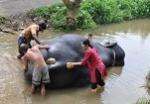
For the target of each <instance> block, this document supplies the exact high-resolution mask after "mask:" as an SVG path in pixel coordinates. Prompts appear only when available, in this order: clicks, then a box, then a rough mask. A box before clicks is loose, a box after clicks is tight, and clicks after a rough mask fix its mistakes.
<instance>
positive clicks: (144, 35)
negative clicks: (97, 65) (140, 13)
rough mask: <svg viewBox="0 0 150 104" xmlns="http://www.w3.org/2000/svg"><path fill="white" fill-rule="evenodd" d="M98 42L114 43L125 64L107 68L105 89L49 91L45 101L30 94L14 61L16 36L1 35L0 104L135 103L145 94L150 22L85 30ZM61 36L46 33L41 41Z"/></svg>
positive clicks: (135, 22)
mask: <svg viewBox="0 0 150 104" xmlns="http://www.w3.org/2000/svg"><path fill="white" fill-rule="evenodd" d="M89 32H93V33H95V34H96V35H97V36H95V38H97V39H99V40H100V41H101V42H105V41H107V40H111V41H117V42H118V44H120V45H121V47H122V48H123V49H124V50H125V53H126V56H125V65H124V66H123V67H111V68H109V69H108V76H107V78H106V80H105V81H106V86H105V88H104V90H101V89H99V91H98V92H97V93H95V94H92V93H91V92H90V87H88V86H87V87H85V88H73V89H64V90H49V91H48V92H47V96H46V97H45V98H43V97H41V96H40V93H36V94H35V95H31V94H30V85H28V84H27V83H26V81H25V80H24V76H23V64H22V63H21V62H20V61H18V60H17V58H16V56H17V45H16V40H17V35H11V34H0V83H1V84H0V104H135V103H136V101H137V100H138V99H139V98H140V97H142V96H145V95H147V91H146V89H145V88H144V87H142V86H144V85H145V76H146V73H147V72H148V71H149V70H150V20H149V19H144V20H136V21H130V22H125V23H120V24H112V25H104V26H99V27H98V28H96V29H92V30H88V31H84V32H81V31H76V32H74V33H78V34H82V35H84V34H87V33H89ZM59 34H64V33H60V32H56V31H48V30H47V31H45V32H44V33H42V36H40V40H42V41H43V42H46V41H47V40H48V39H50V38H52V37H56V36H59Z"/></svg>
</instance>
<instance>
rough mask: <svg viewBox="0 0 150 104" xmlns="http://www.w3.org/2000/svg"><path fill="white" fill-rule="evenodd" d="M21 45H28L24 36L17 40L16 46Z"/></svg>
mask: <svg viewBox="0 0 150 104" xmlns="http://www.w3.org/2000/svg"><path fill="white" fill-rule="evenodd" d="M21 44H28V42H27V39H26V38H25V37H24V36H19V38H18V46H19V47H20V45H21Z"/></svg>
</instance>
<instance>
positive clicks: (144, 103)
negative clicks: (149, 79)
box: [136, 96, 150, 104]
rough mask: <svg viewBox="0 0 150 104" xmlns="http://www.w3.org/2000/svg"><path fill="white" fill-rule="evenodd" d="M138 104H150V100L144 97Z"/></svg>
mask: <svg viewBox="0 0 150 104" xmlns="http://www.w3.org/2000/svg"><path fill="white" fill-rule="evenodd" d="M136 104H150V98H149V97H145V96H143V97H141V98H139V99H138V101H137V102H136Z"/></svg>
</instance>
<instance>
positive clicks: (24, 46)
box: [20, 44, 29, 55]
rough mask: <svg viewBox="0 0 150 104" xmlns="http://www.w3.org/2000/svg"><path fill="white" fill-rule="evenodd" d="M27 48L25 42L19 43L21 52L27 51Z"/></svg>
mask: <svg viewBox="0 0 150 104" xmlns="http://www.w3.org/2000/svg"><path fill="white" fill-rule="evenodd" d="M28 48H29V47H28V45H27V44H21V45H20V51H21V53H22V54H23V55H24V54H25V53H26V52H27V50H28Z"/></svg>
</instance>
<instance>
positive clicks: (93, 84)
mask: <svg viewBox="0 0 150 104" xmlns="http://www.w3.org/2000/svg"><path fill="white" fill-rule="evenodd" d="M96 79H97V82H96V83H91V89H96V88H97V84H98V85H100V86H104V85H105V82H104V80H103V79H102V77H101V74H100V73H99V71H98V70H96Z"/></svg>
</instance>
